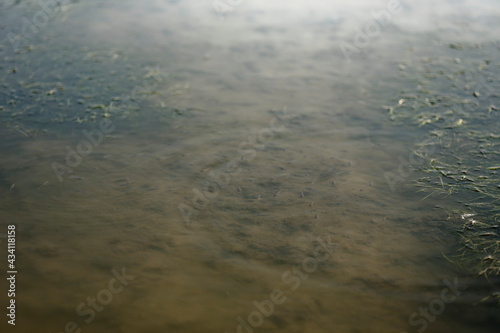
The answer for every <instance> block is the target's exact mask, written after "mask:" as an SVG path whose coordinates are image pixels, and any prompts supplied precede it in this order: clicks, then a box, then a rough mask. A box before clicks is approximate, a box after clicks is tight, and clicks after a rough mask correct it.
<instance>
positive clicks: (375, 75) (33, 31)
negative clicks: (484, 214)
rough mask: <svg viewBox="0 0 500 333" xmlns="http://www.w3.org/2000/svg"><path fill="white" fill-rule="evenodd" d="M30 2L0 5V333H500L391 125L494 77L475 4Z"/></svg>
mask: <svg viewBox="0 0 500 333" xmlns="http://www.w3.org/2000/svg"><path fill="white" fill-rule="evenodd" d="M42 3H45V4H47V5H46V6H44V7H41V6H40V4H38V3H37V2H36V1H4V2H2V3H1V4H0V59H1V60H2V61H1V62H0V73H1V74H0V86H1V91H0V135H1V140H0V152H1V157H2V158H1V160H0V198H1V199H0V227H1V229H0V236H2V238H1V239H0V241H1V244H2V248H3V249H2V253H5V255H3V254H2V256H3V257H5V260H4V259H2V262H4V263H5V265H2V267H5V269H4V268H2V270H5V271H8V270H9V269H8V268H7V264H8V263H7V252H6V248H7V238H6V237H7V236H6V234H7V230H8V229H7V226H8V225H12V224H13V225H16V252H15V255H16V269H17V274H16V296H15V301H16V321H15V323H16V326H15V327H14V326H12V325H9V324H8V323H7V320H9V318H8V317H6V316H5V315H4V314H2V316H3V319H2V323H1V324H0V325H2V332H3V331H6V332H11V331H12V332H14V331H17V332H34V331H37V332H79V330H81V331H82V332H96V333H99V332H108V333H110V332H124V333H125V332H145V333H146V332H221V333H224V332H249V333H251V332H398V333H399V332H408V333H410V332H420V333H421V332H423V331H425V332H468V333H469V332H481V333H483V332H497V331H498V325H499V324H500V312H499V309H498V307H496V306H495V303H494V302H491V301H490V302H480V301H481V299H482V298H483V297H485V296H488V295H490V294H491V293H492V292H495V291H498V281H496V282H495V280H494V279H490V280H487V279H485V278H483V277H477V276H475V274H474V273H471V271H470V270H468V269H467V268H463V267H460V266H457V265H456V264H454V263H452V262H450V261H449V260H447V257H446V255H448V256H451V254H454V253H456V252H457V251H458V249H459V248H460V247H461V243H460V237H459V235H458V234H457V232H456V231H457V230H459V229H460V228H461V227H462V225H463V221H462V219H461V218H460V215H457V214H456V213H454V212H456V211H458V210H459V209H460V205H459V204H458V203H457V201H459V198H457V197H453V196H448V197H446V196H433V197H430V198H425V197H426V196H427V194H426V193H421V192H418V191H417V189H416V188H415V187H414V186H412V182H413V180H414V179H416V178H418V177H421V176H422V174H421V172H420V171H419V170H418V169H419V166H420V165H421V163H422V160H421V159H419V158H418V157H416V155H415V154H413V152H414V151H415V145H416V143H417V144H418V143H419V142H420V143H421V142H423V141H424V140H425V138H426V134H427V128H426V127H425V126H420V127H419V126H410V124H408V125H407V126H406V125H401V124H396V123H394V122H392V121H391V120H390V116H389V113H388V109H390V107H396V106H397V105H398V103H399V105H401V104H404V103H407V102H406V101H405V100H403V99H406V100H407V99H408V98H407V97H405V94H406V95H407V94H408V93H409V92H411V91H415V92H417V91H418V89H420V88H419V86H420V85H422V84H423V85H425V82H423V81H422V79H421V78H422V76H423V75H424V74H425V68H427V67H425V64H429V63H431V64H435V65H436V66H437V67H436V68H437V69H436V71H437V72H439V71H440V70H442V71H446V70H448V69H449V67H450V66H451V65H450V64H459V63H460V64H469V63H470V64H471V65H470V66H475V67H474V68H477V66H478V65H477V64H476V63H474V61H476V60H477V62H478V63H479V62H480V61H483V60H488V64H491V67H493V66H495V70H497V69H498V62H497V60H498V59H499V48H498V45H499V44H498V42H497V35H498V34H497V32H498V29H499V28H500V25H499V22H500V20H498V18H499V16H500V7H499V6H498V4H497V3H496V2H495V1H486V0H485V1H480V2H473V1H460V2H456V1H442V2H440V3H435V2H432V1H427V0H425V1H418V2H417V1H409V0H408V1H403V0H401V1H400V2H397V1H364V0H355V1H332V2H326V1H299V0H295V1H278V2H272V3H270V2H268V1H263V0H252V1H250V0H242V1H234V0H233V1H226V2H222V1H215V2H213V3H212V2H211V1H203V2H200V1H191V0H178V1H175V0H170V1H166V0H164V1H160V0H151V1H147V2H139V1H131V0H125V1H115V0H112V1H85V2H84V1H76V0H75V1H60V4H59V5H54V3H52V2H50V1H42ZM375 18H377V20H375ZM462 45H465V46H464V47H462ZM481 57H482V58H481ZM457 59H458V60H457ZM440 66H441V67H440ZM464 66H465V65H464ZM471 68H472V67H471ZM486 78H487V77H486ZM497 79H498V77H494V76H492V80H491V81H488V82H489V83H488V84H489V87H493V88H492V89H493V90H494V91H495V92H492V93H491V94H490V100H488V102H491V103H494V102H495V101H496V99H495V98H498V95H495V94H496V90H495V89H496V88H497V87H498V85H496V83H495V82H496V81H495V80H497ZM422 82H423V83H422ZM481 82H482V81H481ZM481 82H479V81H476V82H475V83H474V84H475V85H477V86H480V84H481ZM485 82H486V81H485ZM470 89H473V90H474V89H475V88H474V87H472V88H470ZM478 89H479V88H478ZM484 90H486V89H482V90H481V93H483V95H484V93H485V92H484ZM497 105H498V106H500V102H497ZM493 116H494V117H496V118H493V120H492V121H491V122H490V126H491V128H490V131H492V132H495V131H496V129H497V127H496V125H497V124H498V119H499V117H498V114H493ZM493 116H492V117H493ZM430 146H432V144H430ZM433 154H436V155H438V154H439V151H435V150H432V151H429V156H430V157H432V156H433ZM393 177H396V178H393ZM394 179H396V180H394ZM120 281H121V282H120ZM0 287H1V289H2V292H1V294H2V298H1V299H2V301H1V302H2V303H1V304H2V307H3V309H4V310H3V311H7V310H5V308H6V307H7V306H8V304H9V303H8V302H9V299H10V298H7V295H6V293H7V292H6V291H7V290H8V289H9V286H8V284H7V283H6V282H5V280H4V281H3V282H2V283H1V284H0ZM6 318H7V319H6Z"/></svg>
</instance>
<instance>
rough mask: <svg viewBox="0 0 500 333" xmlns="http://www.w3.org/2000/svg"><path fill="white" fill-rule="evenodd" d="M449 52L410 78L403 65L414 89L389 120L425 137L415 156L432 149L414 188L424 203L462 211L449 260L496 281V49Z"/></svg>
mask: <svg viewBox="0 0 500 333" xmlns="http://www.w3.org/2000/svg"><path fill="white" fill-rule="evenodd" d="M453 45H455V44H453ZM450 48H451V49H452V50H451V51H450V52H447V54H448V56H447V57H437V58H423V59H421V61H420V62H418V63H417V64H416V65H415V67H414V68H413V70H414V71H413V72H412V71H411V70H412V68H411V67H409V66H408V64H406V66H405V72H404V74H403V76H404V77H405V80H408V79H409V80H410V82H411V85H410V87H411V86H412V85H413V88H409V89H406V90H405V91H403V92H402V93H401V95H400V96H398V98H397V99H396V100H395V103H394V106H391V107H387V110H388V115H389V119H390V120H391V121H392V122H393V123H394V124H395V125H396V126H406V127H413V128H414V129H418V130H419V131H421V132H422V135H423V139H422V144H420V145H418V144H417V146H416V148H415V150H416V151H415V154H417V155H418V156H425V155H424V154H419V152H421V151H422V147H423V145H428V144H429V142H432V143H430V144H433V145H435V147H434V148H435V149H433V151H434V154H433V155H432V156H425V157H426V158H425V163H423V165H422V166H421V168H420V171H421V173H422V175H421V177H420V178H419V179H417V180H416V181H415V186H416V187H418V189H419V191H422V192H424V193H425V194H426V195H425V197H424V199H425V198H427V197H430V196H436V195H440V196H441V197H453V198H456V199H457V200H458V202H459V203H461V204H462V208H461V209H460V211H458V212H456V213H457V214H456V216H459V218H457V220H459V221H460V222H461V223H460V225H461V227H460V229H458V230H457V232H458V233H459V235H460V237H461V240H462V248H461V250H460V251H459V252H458V253H457V254H456V255H454V256H452V259H449V260H450V261H452V262H454V263H457V264H458V265H460V266H461V267H462V268H464V269H467V270H470V269H472V270H474V271H475V272H476V273H477V274H478V275H480V276H485V277H487V278H489V277H492V276H500V126H499V124H500V110H499V109H500V107H498V106H500V84H499V82H498V81H496V79H497V78H498V77H500V75H499V74H500V67H499V65H498V62H497V61H494V60H498V59H499V58H500V52H499V48H498V46H497V45H496V43H493V44H490V45H471V46H467V45H465V46H462V47H461V48H459V49H457V48H453V47H451V46H450ZM450 53H455V54H456V55H459V56H460V57H454V56H453V55H451V56H450ZM407 68H409V69H408V70H407ZM415 86H416V88H417V89H415ZM430 139H433V140H432V141H430ZM447 259H448V258H447ZM499 295H500V294H498V295H491V296H490V297H489V298H491V297H493V298H498V297H499Z"/></svg>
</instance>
